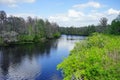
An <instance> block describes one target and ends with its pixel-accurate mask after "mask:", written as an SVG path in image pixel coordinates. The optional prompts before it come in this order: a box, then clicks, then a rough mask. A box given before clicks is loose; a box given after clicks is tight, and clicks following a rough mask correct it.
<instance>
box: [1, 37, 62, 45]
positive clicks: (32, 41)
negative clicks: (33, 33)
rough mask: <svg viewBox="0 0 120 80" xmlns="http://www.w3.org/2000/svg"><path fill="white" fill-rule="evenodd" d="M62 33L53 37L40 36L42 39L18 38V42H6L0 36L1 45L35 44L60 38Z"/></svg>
mask: <svg viewBox="0 0 120 80" xmlns="http://www.w3.org/2000/svg"><path fill="white" fill-rule="evenodd" d="M60 36H61V35H55V36H54V37H53V38H40V39H31V40H29V39H27V38H26V39H25V40H24V39H23V38H22V40H20V39H19V40H18V41H16V42H5V41H4V40H3V39H2V38H0V46H9V45H22V44H33V43H41V42H42V43H44V42H47V41H49V40H53V39H58V38H59V37H60Z"/></svg>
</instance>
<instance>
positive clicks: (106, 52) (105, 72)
mask: <svg viewBox="0 0 120 80" xmlns="http://www.w3.org/2000/svg"><path fill="white" fill-rule="evenodd" d="M119 40H120V36H113V35H103V34H94V35H93V36H91V37H89V38H88V39H86V40H84V41H82V42H78V43H77V44H76V46H75V47H74V49H73V50H72V51H71V55H69V56H68V58H65V59H64V61H63V62H62V63H60V64H59V65H58V66H57V69H62V71H63V74H64V80H71V79H73V80H81V79H84V80H119V79H120V69H119V66H120V41H119Z"/></svg>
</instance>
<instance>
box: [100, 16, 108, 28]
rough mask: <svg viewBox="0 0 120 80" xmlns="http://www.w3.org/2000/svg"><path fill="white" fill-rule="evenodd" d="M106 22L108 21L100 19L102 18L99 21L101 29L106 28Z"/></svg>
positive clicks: (104, 18)
mask: <svg viewBox="0 0 120 80" xmlns="http://www.w3.org/2000/svg"><path fill="white" fill-rule="evenodd" d="M107 21H108V19H107V18H106V17H102V18H101V19H100V25H101V26H102V27H106V26H107Z"/></svg>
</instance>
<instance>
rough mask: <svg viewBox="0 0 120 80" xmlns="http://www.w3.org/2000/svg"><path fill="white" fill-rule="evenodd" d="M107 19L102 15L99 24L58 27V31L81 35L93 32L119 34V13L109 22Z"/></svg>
mask: <svg viewBox="0 0 120 80" xmlns="http://www.w3.org/2000/svg"><path fill="white" fill-rule="evenodd" d="M107 21H108V19H107V18H106V17H102V18H101V19H100V21H99V25H88V26H84V27H74V26H71V27H60V32H61V33H62V34H67V35H82V36H89V35H91V34H92V33H94V32H98V33H107V34H117V35H119V34H120V14H119V15H118V16H117V17H116V18H115V19H114V20H113V21H112V22H111V25H109V24H107Z"/></svg>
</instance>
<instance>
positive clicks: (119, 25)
mask: <svg viewBox="0 0 120 80" xmlns="http://www.w3.org/2000/svg"><path fill="white" fill-rule="evenodd" d="M110 33H111V34H116V35H120V14H119V15H118V16H117V18H116V19H114V20H113V21H112V24H111V27H110Z"/></svg>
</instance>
